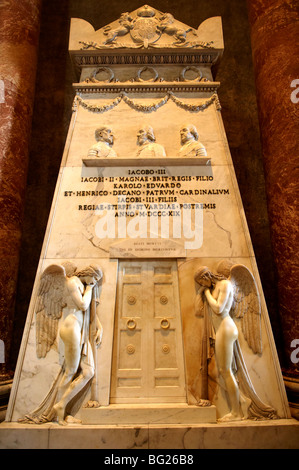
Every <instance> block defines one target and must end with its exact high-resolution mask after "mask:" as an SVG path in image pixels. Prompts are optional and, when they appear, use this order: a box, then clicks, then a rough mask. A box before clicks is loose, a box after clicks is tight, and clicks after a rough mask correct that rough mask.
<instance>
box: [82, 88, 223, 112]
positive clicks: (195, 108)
mask: <svg viewBox="0 0 299 470" xmlns="http://www.w3.org/2000/svg"><path fill="white" fill-rule="evenodd" d="M169 99H171V100H172V101H173V102H174V103H175V104H176V105H177V106H179V107H181V108H183V109H185V110H186V111H190V112H195V113H197V112H199V111H204V110H205V109H206V108H208V107H209V106H210V105H211V104H212V103H214V102H215V104H216V106H217V110H218V111H219V110H220V109H221V107H220V103H219V98H218V95H217V93H214V94H213V95H212V96H211V97H210V98H209V99H207V100H206V101H205V102H204V103H202V104H200V105H192V104H189V103H184V102H183V101H182V100H180V99H179V98H177V97H176V96H174V94H173V93H172V92H171V91H169V92H168V93H167V95H166V96H164V98H161V99H160V100H159V101H157V102H156V103H152V104H149V105H145V104H140V103H136V101H135V100H132V99H131V98H129V97H128V95H127V94H126V93H125V92H122V93H121V94H120V95H119V96H117V97H116V98H115V99H114V100H112V101H111V102H110V103H109V104H104V105H97V104H89V103H87V102H86V101H85V100H83V98H81V96H79V95H76V96H75V99H74V105H73V109H74V110H75V109H76V107H77V104H80V105H81V106H82V107H83V108H85V109H88V110H89V111H92V112H94V113H104V112H105V111H109V110H110V109H113V108H115V107H116V106H118V104H119V103H120V102H121V101H122V100H123V101H124V102H125V103H126V104H127V105H128V106H130V107H131V108H133V109H135V111H142V112H145V113H150V112H152V111H156V110H157V109H159V108H161V106H164V105H165V104H166V103H167V102H168V101H169Z"/></svg>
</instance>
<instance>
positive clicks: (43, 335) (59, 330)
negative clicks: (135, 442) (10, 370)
mask: <svg viewBox="0 0 299 470" xmlns="http://www.w3.org/2000/svg"><path fill="white" fill-rule="evenodd" d="M102 277H103V273H102V270H101V268H99V267H98V266H92V265H90V266H87V267H86V268H85V269H83V270H80V271H77V269H76V267H75V266H70V265H68V266H63V265H58V264H57V265H56V264H53V265H50V266H48V267H47V268H46V269H45V270H44V272H43V273H42V275H41V278H40V283H39V291H38V298H37V304H36V354H37V357H38V358H44V357H45V356H46V355H47V353H48V352H49V350H50V349H51V348H52V347H54V345H55V343H56V342H57V341H58V339H59V338H60V339H61V341H62V343H63V356H64V361H63V364H62V366H61V368H60V370H59V373H58V375H57V377H56V379H55V380H54V383H53V385H52V387H51V389H50V390H49V392H48V394H47V396H46V397H45V399H44V400H43V401H42V403H41V404H40V406H39V407H38V408H37V409H36V410H34V411H33V412H32V413H30V414H28V415H26V416H25V417H24V418H21V419H20V420H19V421H20V422H27V423H37V424H42V423H45V422H49V421H55V420H57V421H58V423H59V424H61V425H65V424H67V423H76V422H77V419H76V418H74V417H73V416H72V415H71V414H70V411H69V410H68V409H67V407H68V405H69V404H70V402H72V406H74V403H76V401H77V400H78V399H79V396H80V394H81V392H82V390H83V389H84V388H85V387H86V386H87V385H88V384H90V383H91V381H92V379H93V377H94V376H95V373H96V370H95V355H96V347H98V346H100V344H101V342H102V335H103V328H102V324H101V321H100V318H99V312H98V305H99V297H100V294H99V283H100V282H101V280H102ZM93 401H94V400H92V405H93Z"/></svg>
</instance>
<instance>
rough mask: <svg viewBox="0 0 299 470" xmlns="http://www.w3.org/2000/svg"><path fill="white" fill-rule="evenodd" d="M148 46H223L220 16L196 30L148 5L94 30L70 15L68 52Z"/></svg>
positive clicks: (213, 47)
mask: <svg viewBox="0 0 299 470" xmlns="http://www.w3.org/2000/svg"><path fill="white" fill-rule="evenodd" d="M148 48H150V49H153V48H160V49H161V48H162V49H168V48H171V49H173V48H182V49H184V48H188V49H189V48H192V49H198V48H200V49H218V50H219V49H223V40H222V25H221V18H220V17H214V18H209V19H208V20H206V21H204V22H203V23H202V24H201V25H200V26H199V27H198V29H195V28H192V27H190V26H188V25H186V24H184V23H181V22H180V21H178V20H176V19H175V18H174V16H173V15H172V14H171V13H163V12H161V11H159V10H156V9H155V8H152V7H151V6H149V5H144V6H142V7H140V8H138V9H136V10H134V11H133V12H124V13H122V14H121V15H120V17H119V18H118V19H116V20H115V21H113V22H112V23H110V24H108V25H106V26H104V27H102V28H100V29H99V30H97V31H95V30H94V28H93V26H92V25H91V24H90V23H88V22H87V21H85V20H82V19H78V18H72V23H71V34H70V47H69V49H70V51H74V50H105V51H107V50H109V49H111V50H113V49H136V50H138V49H148Z"/></svg>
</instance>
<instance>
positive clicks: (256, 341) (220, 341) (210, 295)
mask: <svg viewBox="0 0 299 470" xmlns="http://www.w3.org/2000/svg"><path fill="white" fill-rule="evenodd" d="M194 279H195V281H196V282H197V283H198V285H199V289H198V291H197V295H196V305H195V313H196V315H197V316H203V317H205V318H207V322H206V335H207V336H209V338H213V340H214V341H215V359H216V364H217V369H218V373H219V375H220V377H221V379H222V381H223V386H224V390H225V391H226V397H227V398H226V400H227V404H228V407H229V409H230V411H229V412H228V413H227V414H225V415H224V416H223V417H221V418H220V419H219V420H218V421H224V422H225V421H236V420H241V419H245V418H251V419H274V418H276V417H277V416H276V411H275V410H274V409H273V408H272V407H270V406H268V405H266V404H265V403H263V402H262V401H261V399H260V398H259V397H258V395H257V393H256V392H255V390H254V387H253V384H252V382H251V380H250V377H249V374H248V371H247V368H246V365H245V362H244V358H243V354H242V351H241V348H240V343H239V340H238V336H239V333H238V328H237V326H236V323H235V320H236V319H240V322H241V328H242V332H243V335H244V338H245V339H246V341H247V343H248V345H249V347H250V348H251V350H252V351H253V353H255V354H261V353H262V338H261V304H260V298H259V293H258V289H257V286H256V282H255V279H254V277H253V275H252V274H251V272H250V271H249V269H248V268H247V267H246V266H244V265H242V264H231V263H228V262H226V261H222V262H220V263H219V265H218V268H217V274H214V273H212V272H211V271H210V270H209V268H208V267H205V266H203V267H201V268H199V269H198V270H197V271H196V273H195V275H194ZM206 344H207V348H209V341H206ZM205 357H206V358H207V360H208V358H209V357H211V354H210V351H209V352H208V353H206V356H205ZM220 383H221V380H220ZM205 398H207V397H205Z"/></svg>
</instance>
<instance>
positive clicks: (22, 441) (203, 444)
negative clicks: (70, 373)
mask: <svg viewBox="0 0 299 470" xmlns="http://www.w3.org/2000/svg"><path fill="white" fill-rule="evenodd" d="M298 448H299V422H298V421H296V420H293V419H280V420H276V421H259V422H258V421H249V420H248V421H247V420H245V421H241V422H240V421H239V422H236V423H227V424H211V423H207V424H200V425H196V424H191V425H190V424H189V425H187V424H185V425H175V424H150V425H129V426H125V425H109V426H108V425H86V426H78V425H68V426H67V427H64V426H63V427H62V426H59V425H58V424H54V423H50V424H42V425H31V426H28V425H25V424H17V423H2V424H1V425H0V449H103V450H108V449H113V450H120V449H122V450H124V449H127V450H132V455H134V451H136V450H139V449H140V450H147V449H178V450H183V449H184V450H188V449H298ZM107 455H108V454H107ZM126 455H127V453H126Z"/></svg>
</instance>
